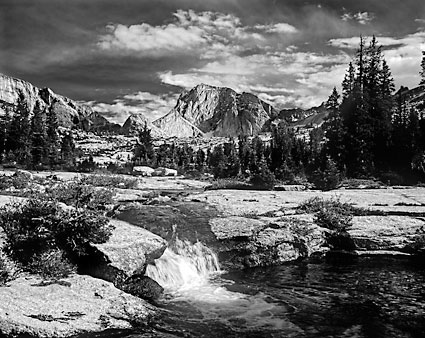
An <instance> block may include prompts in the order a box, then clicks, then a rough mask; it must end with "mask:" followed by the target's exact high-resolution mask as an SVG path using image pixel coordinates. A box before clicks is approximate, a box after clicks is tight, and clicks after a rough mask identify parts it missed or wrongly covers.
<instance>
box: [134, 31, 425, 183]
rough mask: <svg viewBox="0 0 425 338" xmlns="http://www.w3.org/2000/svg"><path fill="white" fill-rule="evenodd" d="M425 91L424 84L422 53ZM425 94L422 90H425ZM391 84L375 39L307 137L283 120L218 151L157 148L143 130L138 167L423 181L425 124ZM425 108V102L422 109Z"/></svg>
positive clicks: (424, 65)
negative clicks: (268, 130)
mask: <svg viewBox="0 0 425 338" xmlns="http://www.w3.org/2000/svg"><path fill="white" fill-rule="evenodd" d="M420 76H421V80H420V86H425V52H423V59H422V62H421V72H420ZM424 89H425V88H424ZM394 91H395V87H394V80H393V77H392V75H391V71H390V68H389V66H388V64H387V62H386V60H385V58H384V55H383V52H382V47H381V46H379V44H378V42H377V39H376V38H375V37H373V38H372V39H371V40H370V42H369V44H368V45H366V41H365V39H364V38H361V39H360V44H359V49H358V51H357V53H356V56H355V58H354V60H353V61H352V62H350V64H349V65H348V69H347V72H346V75H345V77H344V80H343V82H342V95H340V94H339V93H338V91H337V89H336V88H334V89H333V91H332V93H331V95H330V96H329V98H328V100H327V102H326V108H327V109H328V111H329V115H328V117H327V118H326V120H325V122H324V123H323V124H322V125H321V126H320V127H317V128H314V129H313V130H311V131H310V133H309V135H308V137H302V136H300V135H298V134H297V133H296V131H295V130H294V129H293V128H291V127H290V126H288V124H287V123H285V122H280V123H277V124H273V123H272V126H271V133H270V136H269V137H268V138H266V139H264V137H263V139H262V138H260V137H259V136H257V137H254V138H251V139H248V138H247V137H239V138H238V139H237V140H234V139H229V140H228V141H227V142H224V143H223V144H220V145H217V146H215V147H214V148H213V149H206V150H203V149H197V150H195V149H194V148H192V147H191V146H190V145H188V144H184V145H181V146H176V145H175V144H165V143H164V144H163V145H161V146H159V147H157V148H154V146H153V142H152V138H151V136H150V131H149V129H148V128H147V126H145V128H143V130H142V131H141V132H140V136H139V140H138V144H137V146H136V149H135V153H134V163H136V164H146V165H152V166H168V167H172V168H177V169H180V170H181V171H188V170H196V171H198V172H209V173H212V174H213V175H214V176H215V177H216V178H240V179H245V180H246V179H249V180H250V181H251V182H253V183H258V184H265V185H267V184H269V185H271V184H272V182H274V181H275V180H279V181H284V182H290V183H297V182H300V181H305V180H308V181H310V182H312V183H313V184H315V185H316V186H317V187H320V188H324V189H327V188H332V187H335V186H336V185H337V184H338V182H339V181H340V179H341V178H344V177H345V178H376V179H380V180H381V181H383V182H384V183H388V182H390V183H396V184H401V183H415V182H417V181H419V180H422V181H423V180H424V179H425V168H424V167H425V119H424V118H421V117H420V114H419V112H418V111H417V110H416V109H415V108H414V107H410V106H409V105H408V102H407V99H408V98H407V94H408V90H407V89H406V88H403V87H402V88H400V90H399V91H398V92H397V93H395V94H394ZM421 107H422V109H425V104H424V103H423V102H422V106H421V105H419V108H421Z"/></svg>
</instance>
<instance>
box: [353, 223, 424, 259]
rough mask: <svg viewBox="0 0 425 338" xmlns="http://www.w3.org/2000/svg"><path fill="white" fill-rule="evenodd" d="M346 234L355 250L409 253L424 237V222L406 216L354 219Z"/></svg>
mask: <svg viewBox="0 0 425 338" xmlns="http://www.w3.org/2000/svg"><path fill="white" fill-rule="evenodd" d="M348 233H349V235H350V236H351V238H352V240H353V243H354V245H355V250H359V251H376V250H380V251H411V249H410V248H412V247H414V246H415V244H416V242H417V241H418V240H420V239H421V237H422V236H424V235H425V220H423V219H420V218H413V217H408V216H362V217H354V219H353V226H352V227H351V228H350V229H349V230H348Z"/></svg>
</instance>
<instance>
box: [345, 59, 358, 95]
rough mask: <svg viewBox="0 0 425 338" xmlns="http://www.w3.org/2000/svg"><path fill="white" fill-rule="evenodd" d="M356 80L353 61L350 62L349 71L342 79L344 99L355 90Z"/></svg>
mask: <svg viewBox="0 0 425 338" xmlns="http://www.w3.org/2000/svg"><path fill="white" fill-rule="evenodd" d="M354 81H355V70H354V66H353V63H352V62H350V63H349V65H348V70H347V73H346V74H345V76H344V80H343V81H342V96H343V98H344V99H347V98H348V97H349V96H350V95H351V94H352V92H353V90H354Z"/></svg>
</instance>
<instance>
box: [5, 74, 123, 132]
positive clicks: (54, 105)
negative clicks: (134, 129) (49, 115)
mask: <svg viewBox="0 0 425 338" xmlns="http://www.w3.org/2000/svg"><path fill="white" fill-rule="evenodd" d="M20 94H23V96H24V97H25V100H26V102H27V104H28V106H29V109H30V112H31V113H32V112H33V110H34V107H35V105H36V103H37V102H38V103H39V104H40V106H41V108H42V109H43V108H45V107H46V106H47V107H49V108H51V109H54V110H55V112H56V115H57V117H58V122H59V125H60V126H62V127H66V128H72V127H77V128H80V129H83V130H88V131H118V130H119V128H120V126H119V125H116V124H114V123H111V122H109V121H108V120H107V119H106V118H104V117H103V116H102V115H100V114H99V113H97V112H95V111H93V109H92V108H91V107H90V106H88V105H85V104H81V103H79V102H76V101H74V100H71V99H69V98H67V97H65V96H62V95H58V94H56V93H54V92H53V91H52V90H51V89H49V88H41V89H40V88H38V87H35V86H34V85H32V84H31V83H29V82H27V81H24V80H20V79H15V78H13V77H10V76H6V75H2V74H0V107H3V108H0V113H2V111H4V109H8V108H11V109H12V110H13V107H14V106H15V105H16V103H17V102H18V98H19V95H20Z"/></svg>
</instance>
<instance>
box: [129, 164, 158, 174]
mask: <svg viewBox="0 0 425 338" xmlns="http://www.w3.org/2000/svg"><path fill="white" fill-rule="evenodd" d="M154 172H155V169H152V168H151V167H146V166H135V167H134V168H133V175H141V176H152V174H153V173H154Z"/></svg>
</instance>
